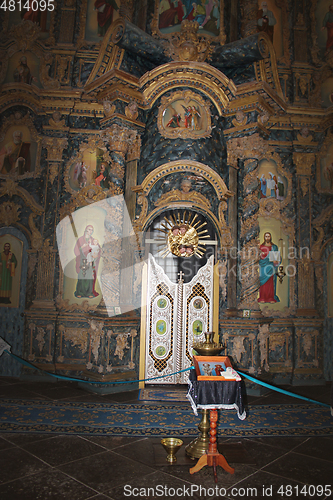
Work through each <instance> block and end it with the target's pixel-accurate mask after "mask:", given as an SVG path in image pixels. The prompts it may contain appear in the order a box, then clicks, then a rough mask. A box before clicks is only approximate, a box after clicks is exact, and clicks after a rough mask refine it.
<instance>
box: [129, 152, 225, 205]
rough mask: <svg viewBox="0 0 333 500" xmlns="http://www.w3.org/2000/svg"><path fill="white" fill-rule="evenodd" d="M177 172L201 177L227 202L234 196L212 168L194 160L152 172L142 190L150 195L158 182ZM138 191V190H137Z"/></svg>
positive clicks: (172, 164)
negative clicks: (227, 199)
mask: <svg viewBox="0 0 333 500" xmlns="http://www.w3.org/2000/svg"><path fill="white" fill-rule="evenodd" d="M175 172H182V173H190V174H192V175H199V176H201V177H203V178H204V179H206V180H207V181H208V182H209V183H210V184H211V185H212V186H213V188H214V189H215V191H216V195H217V198H218V199H219V200H225V199H226V198H230V196H233V193H231V191H229V190H228V188H227V186H226V184H225V183H224V181H223V179H222V178H221V177H220V176H219V174H218V173H217V172H215V170H213V169H212V168H211V167H209V166H207V165H205V164H204V163H200V162H198V161H193V160H184V161H182V160H177V161H170V162H168V163H164V164H163V165H160V166H159V167H157V168H155V170H153V171H152V172H150V173H149V174H148V175H147V176H146V177H145V179H144V181H143V182H142V185H141V189H142V191H143V192H144V193H145V194H148V193H149V192H150V191H151V189H152V187H153V186H154V185H155V184H156V182H157V181H158V180H159V179H161V178H162V177H165V176H167V175H170V174H173V173H175ZM135 190H137V188H135Z"/></svg>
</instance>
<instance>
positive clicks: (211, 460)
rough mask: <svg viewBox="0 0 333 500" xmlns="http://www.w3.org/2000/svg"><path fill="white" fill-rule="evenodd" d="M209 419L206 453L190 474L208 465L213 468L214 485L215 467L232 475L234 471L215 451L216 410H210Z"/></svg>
mask: <svg viewBox="0 0 333 500" xmlns="http://www.w3.org/2000/svg"><path fill="white" fill-rule="evenodd" d="M209 419H210V438H209V446H208V452H207V453H205V454H204V455H202V456H201V457H200V458H199V460H198V462H197V463H196V465H195V466H194V467H191V469H190V474H194V473H195V472H198V471H199V470H200V469H202V468H203V467H205V465H209V466H211V467H213V470H214V480H215V483H217V473H216V467H217V466H218V465H219V466H220V467H222V469H224V470H226V471H227V472H229V473H230V474H233V473H234V472H235V469H233V468H232V467H230V465H229V464H228V462H227V461H226V459H225V458H224V456H223V455H221V453H219V452H218V451H217V444H216V427H217V410H210V414H209Z"/></svg>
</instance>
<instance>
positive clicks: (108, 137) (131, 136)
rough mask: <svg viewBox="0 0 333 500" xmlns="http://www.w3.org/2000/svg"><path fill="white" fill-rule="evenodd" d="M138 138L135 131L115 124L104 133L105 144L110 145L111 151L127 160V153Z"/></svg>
mask: <svg viewBox="0 0 333 500" xmlns="http://www.w3.org/2000/svg"><path fill="white" fill-rule="evenodd" d="M136 136H137V132H136V131H135V130H130V129H128V128H125V127H120V126H119V125H116V124H114V125H112V126H111V127H110V128H108V129H106V130H105V131H104V133H103V136H102V138H103V140H104V142H107V143H108V144H109V146H110V149H111V151H114V152H116V153H119V154H120V155H121V156H122V157H123V158H125V155H126V153H127V152H128V150H129V149H130V148H131V146H132V144H133V143H134V142H135V140H136Z"/></svg>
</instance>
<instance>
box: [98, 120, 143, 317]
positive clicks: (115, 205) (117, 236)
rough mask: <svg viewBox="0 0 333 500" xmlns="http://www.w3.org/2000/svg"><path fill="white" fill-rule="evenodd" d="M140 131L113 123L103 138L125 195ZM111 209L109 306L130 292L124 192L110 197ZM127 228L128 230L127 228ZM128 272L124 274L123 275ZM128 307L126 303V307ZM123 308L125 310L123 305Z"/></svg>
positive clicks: (106, 268)
mask: <svg viewBox="0 0 333 500" xmlns="http://www.w3.org/2000/svg"><path fill="white" fill-rule="evenodd" d="M136 135H137V133H136V131H134V130H130V129H128V128H125V127H121V126H119V125H116V124H113V125H111V127H109V128H107V129H105V130H104V131H103V140H105V142H107V143H108V145H109V148H110V150H111V159H112V163H111V169H110V179H111V181H112V182H113V183H114V184H115V186H117V187H118V189H117V190H116V192H117V193H118V192H119V194H122V195H123V185H124V180H125V169H126V161H125V158H126V153H127V151H128V150H129V148H130V147H131V146H132V144H133V143H134V142H135V140H136ZM108 200H109V201H108V204H109V207H110V208H109V209H108V212H107V215H106V218H105V222H104V224H105V228H106V231H105V239H104V244H103V249H102V256H103V269H102V276H101V288H102V291H103V298H104V303H105V305H106V308H107V309H108V308H114V307H115V306H118V307H119V306H122V305H123V296H126V294H128V293H129V283H128V282H127V277H126V266H127V263H126V262H125V263H124V262H123V259H124V255H125V256H126V254H127V253H128V247H127V241H126V240H127V239H128V235H129V230H130V228H129V227H128V226H129V224H130V221H129V217H128V216H127V214H126V217H124V215H125V211H127V209H126V204H125V198H124V196H114V197H112V198H109V199H108ZM126 231H127V232H126ZM123 274H124V275H123ZM125 309H126V307H125ZM121 312H124V311H123V309H122V310H121Z"/></svg>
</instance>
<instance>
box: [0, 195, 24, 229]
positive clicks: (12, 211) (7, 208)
mask: <svg viewBox="0 0 333 500" xmlns="http://www.w3.org/2000/svg"><path fill="white" fill-rule="evenodd" d="M20 210H21V207H20V205H17V204H16V203H12V202H10V201H7V202H5V203H3V204H2V205H0V225H1V226H11V225H12V224H15V223H16V222H17V221H19V220H20Z"/></svg>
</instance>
